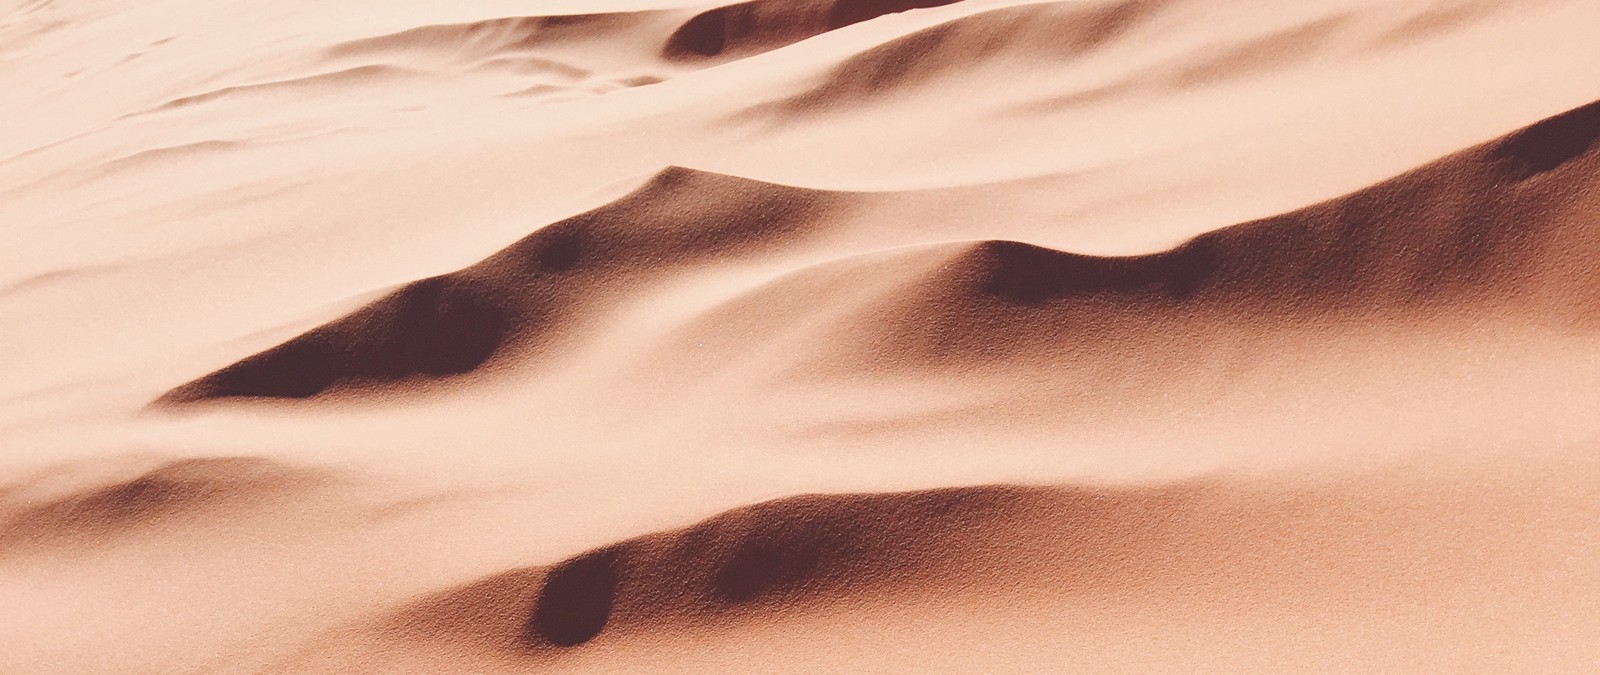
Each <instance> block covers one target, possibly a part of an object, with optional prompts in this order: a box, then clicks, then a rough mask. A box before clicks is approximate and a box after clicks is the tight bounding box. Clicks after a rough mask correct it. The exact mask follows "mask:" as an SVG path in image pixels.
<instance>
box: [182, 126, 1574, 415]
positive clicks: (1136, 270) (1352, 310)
mask: <svg viewBox="0 0 1600 675" xmlns="http://www.w3.org/2000/svg"><path fill="white" fill-rule="evenodd" d="M1596 110H1600V104H1591V105H1589V106H1584V107H1582V108H1579V109H1576V110H1573V111H1571V112H1568V113H1565V114H1562V115H1559V116H1557V117H1554V118H1551V119H1549V120H1546V121H1544V122H1540V123H1538V124H1536V125H1533V126H1530V127H1528V128H1526V129H1524V130H1522V131H1519V132H1517V133H1515V134H1511V135H1509V136H1507V137H1505V138H1502V139H1499V140H1496V141H1492V142H1489V143H1487V144H1484V145H1482V146H1478V147H1475V148H1471V149H1468V150H1466V151H1463V152H1461V153H1458V154H1456V155H1453V156H1450V157H1447V158H1444V159H1441V160H1438V161H1436V162H1434V163H1432V164H1429V165H1426V166H1423V167H1421V168H1418V169H1416V170H1413V171H1411V172H1409V173H1406V174H1404V175H1401V176H1399V177H1396V178H1394V179H1391V180H1388V181H1385V182H1383V183H1379V184H1377V185H1375V186H1373V187H1370V188H1367V189H1365V190H1362V191H1359V192H1356V193H1352V194H1350V195H1347V196H1344V197H1340V198H1337V199H1333V200H1330V201H1328V202H1324V203H1321V204H1316V205H1313V206H1310V207H1307V208H1305V209H1301V210H1299V211H1295V212H1291V213H1288V214H1284V215H1281V216H1275V217H1272V218H1267V219H1263V220H1259V221H1253V222H1249V223H1244V224H1240V225H1236V226H1233V227H1229V228H1224V229H1221V230H1216V231H1213V232H1210V233H1207V234H1204V235H1201V236H1198V237H1196V238H1194V239H1192V240H1190V241H1188V242H1185V243H1184V244H1182V245H1180V246H1178V247H1176V248H1174V249H1171V250H1168V251H1164V252H1160V253H1154V254H1149V255H1142V256H1126V257H1099V256H1087V255H1079V254H1073V253H1067V252H1062V251H1055V250H1050V249H1045V248H1041V247H1037V246H1032V245H1029V244H1025V243H1021V242H1006V241H986V242H977V243H971V244H958V245H949V246H944V247H934V248H932V249H929V250H928V251H927V252H926V253H925V255H928V256H934V257H935V258H936V260H935V261H933V264H929V265H924V266H923V267H925V268H930V269H933V270H934V271H933V272H931V273H927V274H926V276H923V277H921V278H908V279H906V285H905V288H904V289H903V290H900V291H896V292H895V293H892V294H890V295H888V296H886V297H883V298H881V299H880V300H879V301H878V303H877V304H876V305H874V306H873V307H870V308H868V310H870V316H867V315H863V316H860V317H858V318H857V319H856V320H855V321H854V323H853V324H852V323H851V322H850V321H848V320H847V321H846V323H845V325H844V327H843V329H844V330H846V331H854V332H855V333H854V334H855V335H857V338H858V339H855V340H844V341H842V342H841V344H842V345H844V347H842V349H845V350H846V351H848V350H850V349H855V350H858V351H862V352H863V353H862V354H860V355H859V356H863V357H865V358H868V359H872V360H880V361H881V360H884V359H887V360H889V361H893V362H905V361H906V360H907V359H908V358H909V359H910V360H911V362H915V361H916V360H917V359H919V358H921V357H919V356H918V355H919V354H921V355H923V356H939V357H941V358H943V357H952V356H960V355H963V354H970V355H982V356H985V357H987V356H993V355H995V354H1004V353H1010V354H1017V353H1034V354H1039V353H1040V352H1038V351H1037V350H1038V349H1040V348H1050V345H1067V344H1070V345H1074V346H1075V347H1074V348H1077V347H1082V346H1092V345H1093V344H1096V343H1100V342H1105V341H1107V340H1117V341H1126V340H1127V339H1129V338H1139V337H1140V336H1142V335H1158V334H1159V335H1169V334H1171V333H1172V330H1173V327H1174V326H1177V325H1180V324H1181V323H1182V322H1185V321H1199V322H1203V323H1206V324H1208V325H1230V324H1236V323H1240V322H1248V323H1252V324H1263V323H1269V322H1280V323H1281V322H1294V323H1316V322H1322V321H1330V320H1336V319H1339V318H1340V317H1344V316H1359V317H1365V318H1383V317H1413V318H1415V317H1427V316H1433V315H1443V314H1445V313H1448V312H1451V311H1455V310H1458V309H1462V308H1468V307H1470V308H1474V309H1475V310H1484V311H1487V310H1494V309H1496V308H1501V309H1508V308H1511V307H1513V306H1515V309H1516V311H1521V312H1525V313H1533V314H1534V315H1535V316H1536V318H1537V319H1538V320H1540V321H1544V322H1548V323H1551V324H1557V325H1569V324H1573V323H1575V322H1582V321H1586V319H1584V318H1583V317H1584V316H1587V314H1586V313H1588V312H1589V311H1590V309H1592V307H1590V306H1591V305H1594V304H1595V302H1596V298H1595V294H1596V292H1597V290H1600V286H1597V284H1596V281H1597V280H1596V278H1595V268H1594V267H1593V265H1592V264H1590V262H1589V261H1590V260H1592V258H1593V256H1594V255H1596V254H1600V234H1597V233H1596V228H1594V227H1593V224H1592V218H1590V217H1588V216H1586V215H1585V214H1586V213H1590V212H1592V210H1593V209H1594V208H1595V207H1596V203H1595V202H1596V201H1597V199H1600V197H1597V194H1600V191H1597V190H1596V189H1595V188H1594V183H1595V182H1596V180H1597V179H1596V176H1597V175H1600V174H1597V169H1600V159H1597V156H1600V150H1597V149H1596V146H1597V143H1596V139H1597V138H1600V131H1597V128H1600V126H1597V124H1600V115H1597V114H1596V112H1595V111H1596ZM850 199H851V197H850V196H849V195H847V194H842V193H828V192H821V191H815V190H804V189H799V188H790V187H783V186H777V185H771V184H767V183H761V182H757V181H751V180H746V179H740V178H734V177H730V176H722V175H717V174H709V173H704V172H696V171H691V170H687V169H676V168H675V169H669V170H667V171H665V172H663V173H661V174H660V175H658V176H657V177H656V178H654V179H653V180H651V181H650V182H649V183H648V184H647V185H646V186H644V187H643V188H641V189H640V190H639V191H637V192H635V193H634V194H632V195H629V196H627V197H624V198H623V199H620V200H618V201H617V202H615V203H612V204H610V205H607V206H604V207H601V208H599V209H596V210H594V211H591V212H589V213H585V214H581V215H578V216H575V217H572V218H569V219H567V220H564V221H561V222H558V223H555V224H553V225H550V226H548V227H545V228H543V229H541V230H539V231H538V232H536V233H535V234H533V235H531V236H529V237H528V238H526V239H524V240H523V241H521V242H518V243H517V244H514V245H512V246H511V247H509V248H507V249H505V250H503V251H501V252H500V253H497V254H495V255H494V256H491V257H490V258H488V259H486V260H484V261H483V262H481V263H479V264H477V265H474V266H473V267H469V268H466V269H464V270H461V271H459V272H456V273H453V274H449V275H445V276H442V277H435V278H432V279H425V280H422V281H419V282H415V283H413V284H410V285H408V286H406V287H403V288H401V289H400V290H398V291H396V292H395V293H393V294H391V295H390V296H388V297H385V298H383V299H381V300H379V301H377V302H375V303H373V304H372V305H371V306H369V307H367V308H364V309H362V310H359V311H358V312H356V313H355V314H353V315H351V316H349V317H347V318H345V319H341V320H339V321H336V322H334V323H332V324H329V325H327V326H324V327H322V328H318V329H316V330H313V331H311V332H310V333H307V334H305V335H303V336H301V337H299V338H296V339H294V340H291V341H290V342H288V343H286V344H284V345H281V346H279V347H277V348H274V349H271V350H268V351H267V352H263V353H262V354H258V355H256V356H253V357H250V358H248V359H245V360H244V361H241V362H239V363H237V364H235V365H233V366H229V367H228V368H225V369H223V370H221V371H218V372H217V373H215V374H213V375H210V376H207V377H204V378H201V379H200V380H197V381H195V382H193V383H190V384H187V385H184V386H182V387H179V388H177V389H175V390H173V391H172V392H170V393H169V394H168V395H167V396H166V397H164V399H163V401H164V402H167V403H182V402H188V401H197V400H203V399H213V398H223V397H239V396H244V397H271V398H306V397H311V396H315V395H318V394H321V393H322V392H325V391H329V390H334V389H340V388H347V387H352V386H371V385H385V384H392V383H398V382H403V381H409V380H417V379H439V378H447V377H450V376H456V375H463V374H467V373H472V372H476V371H478V370H480V369H482V368H484V367H485V366H486V365H487V364H489V363H491V362H492V361H494V360H495V359H496V358H499V357H501V356H503V355H506V354H510V353H512V352H518V351H527V350H530V349H535V348H540V347H550V345H551V344H552V342H553V341H554V340H555V339H556V338H558V337H560V336H561V335H563V334H564V333H567V332H570V330H571V329H572V327H573V326H574V325H575V324H576V323H577V322H579V321H580V320H582V319H584V318H585V317H587V316H590V315H592V314H594V312H595V311H596V308H598V307H599V306H600V305H601V304H603V301H604V299H605V298H607V297H608V296H611V295H614V294H615V293H618V292H621V291H622V289H625V288H631V289H635V290H636V289H638V288H640V287H641V286H639V284H641V283H649V282H650V281H652V280H655V279H659V278H663V277H664V276H666V275H669V274H671V273H672V271H673V270H676V269H681V268H684V267H687V266H691V265H695V264H701V263H710V262H714V261H720V262H726V261H728V260H731V259H733V258H737V257H742V256H749V255H758V254H760V253H761V252H763V251H768V250H776V249H778V248H779V247H781V246H782V245H784V244H786V243H793V241H792V240H793V239H794V238H795V237H800V236H805V235H808V234H811V233H814V232H815V231H816V227H817V225H818V223H820V222H823V218H824V214H827V213H831V212H833V211H835V210H836V209H838V208H840V207H842V206H843V205H844V204H846V203H848V202H849V200H850ZM939 259H942V262H939ZM811 273H813V271H801V272H797V273H796V274H799V275H806V274H811ZM846 276H848V275H846ZM826 285H827V284H796V285H795V287H796V288H813V289H814V288H818V287H822V286H826ZM841 290H844V289H841ZM770 295H771V294H764V295H762V296H761V298H760V301H759V302H760V304H761V305H763V306H761V307H750V308H748V309H747V310H746V309H740V306H739V303H740V302H741V300H735V301H733V302H732V306H731V307H726V308H723V309H721V310H719V311H718V315H719V316H722V317H724V318H725V319H727V320H730V321H734V322H735V323H738V324H739V325H744V326H751V327H754V329H755V330H758V331H761V330H768V331H770V330H780V329H781V328H782V326H783V325H788V324H791V323H793V322H794V321H797V320H803V317H804V316H805V313H804V312H799V313H795V314H794V315H792V316H786V317H785V318H784V319H783V320H781V321H778V322H774V321H772V320H770V319H757V318H751V319H748V320H739V319H738V316H737V315H740V314H741V313H743V314H749V315H751V316H752V317H753V316H756V315H766V316H769V317H770V316H773V315H774V312H773V311H772V309H771V307H770V305H772V304H773V303H779V304H781V303H785V302H786V301H785V300H784V299H783V298H781V297H779V298H773V297H770ZM749 302H756V300H755V299H751V300H749ZM787 302H790V304H794V305H796V306H803V305H806V304H807V303H805V302H804V301H801V300H794V301H787ZM1585 308H1590V309H1585ZM778 314H781V313H778ZM1163 327H1164V328H1163ZM713 329H714V327H713ZM862 331H865V332H864V333H863V332H862ZM862 336H865V337H862ZM1163 339H1164V338H1163ZM1136 343H1137V341H1133V342H1129V344H1136ZM852 345H853V346H852ZM835 351H836V352H837V351H838V350H835ZM841 353H843V352H841ZM845 355H846V356H848V354H845Z"/></svg>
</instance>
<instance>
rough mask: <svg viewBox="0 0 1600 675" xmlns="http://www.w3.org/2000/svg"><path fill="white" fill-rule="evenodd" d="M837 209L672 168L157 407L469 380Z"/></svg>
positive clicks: (815, 199)
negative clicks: (610, 302)
mask: <svg viewBox="0 0 1600 675" xmlns="http://www.w3.org/2000/svg"><path fill="white" fill-rule="evenodd" d="M846 200H847V198H846V197H845V196H844V195H839V194H834V193H826V192H820V191H815V190H805V189H800V188H792V187H786V186H780V185H774V184H770V183H763V182H760V181H753V180H747V179H742V178H735V177H731V176H724V175H720V174H713V173H707V172H700V171H693V170H689V169H682V168H676V167H674V168H670V169H667V170H665V171H663V172H662V173H660V174H658V175H657V176H655V177H654V178H653V179H651V180H650V181H649V182H648V183H647V184H646V185H645V186H644V187H642V188H640V189H639V190H637V191H635V192H634V193H632V194H630V195H628V196H626V197H623V198H622V199H620V200H618V201H616V202H613V203H611V204H608V205H606V206H603V207H600V208H598V209H595V210H593V211H590V212H588V213H584V214H580V215H577V216H573V217H572V218H568V219H566V220H563V221H561V222H558V223H554V224H552V225H549V226H547V227H544V228H541V229H540V230H539V231H537V232H535V233H534V234H532V235H530V236H529V237H527V238H525V239H523V240H522V241H519V242H517V243H515V244H513V245H511V246H510V247H507V248H506V249H504V250H502V251H500V252H498V253H496V254H494V255H492V256H490V257H489V258H487V259H485V260H484V261H483V262H480V263H478V264H476V265H473V266H471V267H468V268H466V269H463V270H460V271H457V272H453V273H451V274H447V275H443V276H439V277H434V278H430V279H424V280H421V281H417V282H413V283H411V284H407V285H406V286H403V287H401V288H400V289H399V290H397V291H395V292H394V293H391V294H389V295H388V296H385V297H383V298H381V299H379V300H377V301H376V302H374V303H372V304H371V305H368V306H367V307H364V308H362V309H360V310H358V311H356V312H355V313H353V314H351V315H350V316H348V317H345V318H343V319H340V320H338V321H335V322H333V323H330V324H328V325H325V326H322V327H320V328H316V329H314V330H312V331H310V332H308V333H306V334H304V335H301V336H300V337H297V338H294V339H293V340H290V341H289V342H287V343H285V344H283V345H280V346H278V347H275V348H273V349H270V350H268V351H265V352H262V353H260V354H257V355H255V356H252V357H250V358H248V359H245V360H243V361H241V362H239V363H236V364H234V365H232V366H229V367H227V368H224V369H222V370H220V371H218V372H216V373H213V374H211V375H208V376H206V377H203V378H201V379H199V380H196V381H194V382H191V383H189V384H186V385H183V386H181V387H178V388H177V389H174V390H172V391H171V392H169V393H168V394H166V395H165V396H164V397H163V398H162V399H161V402H162V403H166V404H175V403H186V402H194V401H200V400H206V399H216V398H227V397H266V398H308V397H311V396H316V395H318V394H321V393H323V392H326V391H330V390H335V389H340V388H345V387H351V386H367V387H371V386H381V385H386V384H394V383H399V382H403V381H408V380H417V379H438V378H442V377H448V376H456V375H464V374H467V373H471V372H473V371H476V370H478V369H480V368H481V367H483V366H484V365H485V364H487V363H488V362H489V361H490V360H491V359H493V358H495V357H497V356H500V355H502V354H504V353H506V352H509V351H511V350H512V348H513V347H520V348H524V349H526V348H530V347H536V346H540V345H545V344H548V343H549V342H550V341H551V340H553V339H554V338H556V337H558V336H559V335H560V334H561V333H562V332H563V331H566V330H568V329H570V328H571V327H572V326H573V325H574V324H575V323H577V322H579V321H581V319H582V318H583V315H584V314H585V312H586V311H587V309H588V308H592V307H594V306H595V305H596V303H599V302H600V301H602V300H604V299H605V298H606V297H608V296H611V295H614V294H615V293H617V292H620V291H622V290H624V289H629V288H634V289H637V288H638V285H639V284H641V283H646V282H648V281H650V280H651V279H654V278H658V277H660V276H662V275H665V274H669V273H671V272H672V271H673V270H675V269H678V268H681V267H684V266H687V265H693V264H696V263H702V262H707V261H709V260H714V259H719V258H725V257H730V256H739V255H750V254H757V253H759V252H760V251H761V250H762V249H764V248H768V247H772V246H775V245H777V244H779V243H781V242H783V241H785V240H787V239H790V238H793V237H797V236H804V235H806V234H807V233H808V230H809V229H810V228H812V227H813V226H815V225H816V224H817V223H818V222H819V219H820V218H821V217H822V215H823V214H824V213H826V212H828V211H829V210H830V209H833V208H836V207H838V206H840V205H842V204H843V203H844V202H845V201H846Z"/></svg>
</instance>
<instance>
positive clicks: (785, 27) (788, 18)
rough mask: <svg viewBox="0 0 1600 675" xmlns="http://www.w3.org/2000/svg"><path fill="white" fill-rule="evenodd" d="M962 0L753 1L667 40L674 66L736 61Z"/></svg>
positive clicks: (691, 24)
mask: <svg viewBox="0 0 1600 675" xmlns="http://www.w3.org/2000/svg"><path fill="white" fill-rule="evenodd" d="M956 1H957V0H797V1H790V0H751V1H750V2H741V3H738V4H734V5H726V6H723V7H718V8H716V9H712V10H707V11H705V12H702V13H700V14H697V15H695V16H694V17H693V18H691V19H689V20H688V21H686V22H684V24H683V25H682V26H680V27H679V28H678V30H677V31H675V32H673V34H672V36H671V37H669V38H668V39H667V43H666V47H665V48H664V50H663V56H665V57H666V58H668V59H671V60H675V61H695V60H702V59H719V58H736V57H743V56H750V55H752V54H758V53H761V52H766V51H771V50H774V49H777V48H779V47H784V46H786V45H790V44H793V43H795V42H799V41H801V40H804V39H806V38H810V37H815V36H817V35H821V34H823V33H826V32H828V31H831V30H835V29H838V28H843V27H845V26H849V25H852V24H857V23H861V22H863V21H868V20H871V19H876V18H878V17H880V16H883V15H885V14H895V13H898V12H904V11H908V10H912V9H920V8H925V7H940V6H943V5H949V4H953V3H955V2H956Z"/></svg>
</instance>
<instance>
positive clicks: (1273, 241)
mask: <svg viewBox="0 0 1600 675" xmlns="http://www.w3.org/2000/svg"><path fill="white" fill-rule="evenodd" d="M1596 109H1600V108H1597V106H1594V105H1591V106H1586V107H1584V108H1580V109H1578V110H1576V111H1573V112H1570V113H1567V114H1564V115H1561V116H1559V117H1556V118H1553V119H1552V120H1549V121H1546V122H1542V123H1540V124H1538V125H1535V126H1533V127H1530V128H1529V129H1527V130H1525V131H1522V132H1518V133H1517V134H1514V135H1512V136H1509V137H1507V138H1505V139H1502V140H1498V141H1494V142H1491V143H1488V144H1486V145H1483V146H1480V147H1478V148H1474V149H1471V150H1468V151H1466V152H1463V153H1461V154H1459V155H1456V156H1452V157H1449V158H1446V159H1443V160H1440V161H1438V162H1435V163H1433V164H1430V165H1427V166H1424V167H1422V168H1419V169H1417V170H1415V171H1412V172H1410V173H1407V174H1405V175H1402V176H1400V177H1398V178H1395V179H1392V180H1390V181H1387V182H1384V183H1381V184H1379V185H1376V186H1374V187H1372V188H1368V189H1366V190H1363V191H1360V192H1357V193H1354V194H1351V195H1348V196H1345V197H1342V198H1338V199H1334V200H1332V201H1329V202H1325V203H1322V204H1317V205H1314V206H1311V207H1308V208H1306V209H1303V210H1300V211H1296V212H1293V213H1289V214H1285V215H1282V216H1277V217H1273V218H1268V219H1264V220H1260V221H1254V222H1250V223H1244V224H1241V225H1237V226H1233V227H1229V228H1224V229H1222V230H1217V231H1213V232H1210V233H1207V234H1204V235H1201V236H1199V237H1196V238H1194V239H1192V240H1190V241H1188V242H1186V243H1184V244H1182V245H1180V246H1178V247H1176V248H1174V249H1171V250H1168V251H1164V252H1161V253H1155V254H1150V255H1142V256H1129V257H1097V256H1085V255H1077V254H1072V253H1065V252H1061V251H1055V250H1049V249H1044V248H1040V247H1035V246H1031V245H1027V244H1022V243H1018V242H999V241H989V242H979V243H976V244H970V245H965V246H963V247H961V248H959V249H957V250H955V251H954V252H953V253H951V252H949V251H948V249H946V250H934V251H929V252H928V255H934V256H951V257H950V258H949V261H948V262H947V263H945V264H944V265H943V266H941V267H939V268H938V269H937V270H936V271H935V272H933V273H932V274H930V275H929V276H928V277H926V278H924V279H923V280H921V281H920V282H918V283H917V284H916V285H914V286H912V287H911V288H910V290H908V291H906V292H905V293H904V294H903V295H902V296H901V297H900V298H899V299H897V300H889V301H887V302H886V305H887V306H886V307H882V308H880V310H882V311H880V312H876V313H875V314H877V316H876V317H873V318H871V319H866V318H863V319H862V321H861V323H863V324H873V325H875V327H874V328H873V329H872V330H874V331H883V332H886V333H887V334H886V335H885V334H882V333H877V334H875V335H874V336H873V337H872V338H870V339H868V340H866V341H865V342H866V343H868V344H872V345H875V347H874V349H876V350H878V352H879V353H880V354H881V355H882V356H883V358H889V359H899V358H902V357H904V356H905V355H906V354H907V351H908V350H909V351H910V352H916V351H917V350H921V349H933V350H934V351H936V352H938V353H941V354H944V355H958V354H974V355H975V354H989V353H994V352H996V351H1017V350H1024V349H1025V348H1027V347H1028V346H1029V345H1033V346H1038V345H1048V344H1057V345H1064V344H1065V345H1078V346H1082V345H1083V344H1084V343H1083V342H1082V341H1083V340H1086V339H1088V340H1098V341H1106V340H1111V341H1124V340H1128V339H1130V338H1138V337H1140V336H1141V335H1148V334H1165V333H1169V332H1170V331H1171V329H1172V327H1173V326H1177V325H1182V323H1183V322H1198V323H1199V324H1204V325H1210V326H1219V325H1223V326H1225V325H1229V324H1238V323H1250V324H1257V325H1259V324H1263V323H1274V322H1276V323H1301V324H1317V323H1325V322H1329V321H1335V320H1338V319H1340V317H1351V316H1353V317H1362V318H1369V319H1380V320H1382V319H1393V320H1413V319H1416V318H1427V317H1430V316H1442V315H1448V314H1450V313H1452V312H1458V311H1468V310H1470V311H1473V312H1483V311H1513V312H1519V313H1522V314H1523V315H1525V316H1528V317H1530V318H1531V319H1532V320H1533V321H1535V322H1539V323H1547V324H1551V325H1558V326H1568V325H1574V324H1575V323H1576V322H1580V321H1583V320H1584V319H1583V315H1582V314H1579V313H1574V308H1573V306H1572V303H1573V302H1575V301H1576V302H1577V303H1578V304H1579V306H1580V308H1581V307H1586V306H1589V305H1592V304H1594V303H1595V302H1596V301H1597V294H1600V269H1597V268H1596V267H1595V266H1594V265H1593V264H1592V263H1590V262H1587V261H1591V260H1593V259H1594V257H1595V256H1597V255H1600V232H1597V228H1596V227H1595V223H1594V221H1593V218H1592V216H1589V215H1587V214H1590V213H1593V210H1594V209H1595V207H1596V206H1597V203H1596V202H1597V201H1600V199H1597V194H1600V191H1597V190H1596V185H1595V184H1596V182H1597V178H1596V176H1597V175H1600V174H1597V170H1600V152H1596V151H1595V149H1594V147H1593V146H1594V145H1595V142H1594V141H1595V137H1596V136H1597V135H1600V117H1597V116H1596V115H1595V114H1594V110H1596ZM1556 158H1559V159H1560V161H1559V162H1556V161H1555V159H1556ZM1530 166H1541V167H1545V168H1544V169H1543V170H1542V171H1541V172H1539V173H1538V174H1530V173H1529V172H1528V167H1530ZM1534 176H1536V177H1534ZM1530 177H1532V178H1531V179H1530ZM1580 311H1581V310H1580ZM1027 353H1030V354H1034V355H1037V354H1038V353H1037V352H1036V351H1028V352H1027Z"/></svg>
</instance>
